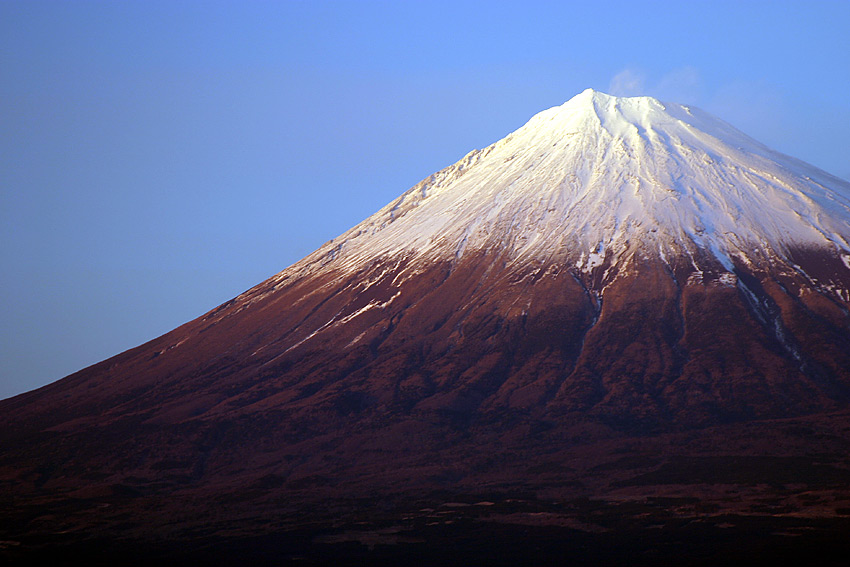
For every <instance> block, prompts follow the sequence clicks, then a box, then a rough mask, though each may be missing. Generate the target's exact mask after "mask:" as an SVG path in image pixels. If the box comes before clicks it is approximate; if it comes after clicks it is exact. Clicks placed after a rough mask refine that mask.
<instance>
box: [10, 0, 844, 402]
mask: <svg viewBox="0 0 850 567" xmlns="http://www.w3.org/2000/svg"><path fill="white" fill-rule="evenodd" d="M494 4H495V5H494ZM848 29H850V2H848V1H836V2H817V1H808V2H802V1H800V2H781V1H772V2H745V1H740V0H739V1H737V2H722V1H712V2H699V1H690V2H638V1H631V2H617V1H610V2H606V3H594V2H534V1H525V2H515V3H507V2H505V3H494V2H462V1H453V2H436V1H431V2H405V1H395V2H367V1H362V2H321V1H318V0H315V1H310V2H246V1H241V2H209V1H207V2H181V1H176V0H170V1H164V2H157V1H153V0H145V1H135V2H134V1H123V2H118V1H114V2H86V1H82V0H78V1H74V2H66V1H63V2H44V1H38V0H27V1H24V2H14V1H6V0H4V1H2V2H0V261H2V266H3V270H2V271H0V321H1V322H2V323H0V398H2V397H6V396H10V395H14V394H17V393H20V392H23V391H26V390H30V389H33V388H35V387H38V386H41V385H44V384H47V383H49V382H52V381H55V380H57V379H59V378H61V377H63V376H65V375H67V374H69V373H71V372H74V371H76V370H79V369H80V368H83V367H85V366H87V365H89V364H93V363H95V362H98V361H100V360H102V359H104V358H107V357H109V356H111V355H114V354H117V353H118V352H120V351H123V350H125V349H127V348H131V347H133V346H136V345H138V344H141V343H142V342H144V341H147V340H149V339H152V338H154V337H156V336H158V335H160V334H162V333H164V332H166V331H168V330H170V329H172V328H174V327H176V326H178V325H180V324H182V323H184V322H186V321H188V320H190V319H193V318H194V317H196V316H199V315H201V314H202V313H204V312H206V311H207V310H209V309H211V308H213V307H215V306H216V305H218V304H219V303H222V302H224V301H226V300H228V299H230V298H231V297H233V296H235V295H237V294H238V293H240V292H242V291H244V290H245V289H247V288H249V287H251V286H253V285H254V284H256V283H259V282H260V281H262V280H263V279H265V278H266V277H268V276H270V275H272V274H274V273H276V272H278V271H279V270H281V269H283V268H285V267H286V266H288V265H289V264H291V263H293V262H294V261H296V260H298V259H299V258H301V257H303V256H304V255H306V254H308V253H309V252H311V251H312V250H314V249H315V248H317V247H318V246H319V245H321V244H322V243H323V242H325V241H326V240H328V239H330V238H332V237H334V236H336V235H337V234H339V233H341V232H343V231H344V230H346V229H347V228H349V227H350V226H352V225H354V224H355V223H357V222H359V221H360V220H362V219H363V218H365V217H366V216H368V215H370V214H371V213H373V212H374V211H375V210H377V209H378V208H380V207H381V206H383V205H384V204H385V203H387V202H388V201H390V200H391V199H392V198H394V197H395V196H397V195H398V194H400V193H401V192H403V191H404V190H406V189H407V188H408V187H410V186H412V185H414V184H415V183H416V182H418V181H419V180H420V179H422V178H423V177H425V176H427V175H429V174H430V173H432V172H434V171H436V170H438V169H440V168H442V167H444V166H446V165H449V164H451V163H453V162H455V161H456V160H458V159H459V158H461V157H462V156H463V155H465V154H466V153H467V152H469V151H470V150H472V149H474V148H481V147H483V146H486V145H488V144H490V143H492V142H494V141H496V140H498V139H500V138H502V137H504V136H505V135H506V134H508V133H509V132H511V131H513V130H515V129H516V128H518V127H519V126H521V125H522V124H523V123H524V122H525V121H526V120H527V119H528V118H530V117H531V116H532V115H533V114H535V113H536V112H538V111H540V110H543V109H545V108H549V107H551V106H554V105H557V104H561V103H563V102H564V101H566V100H568V99H569V98H571V97H572V96H574V95H575V94H577V93H579V92H581V91H582V90H584V89H585V88H587V87H593V88H595V89H598V90H602V91H605V92H609V93H611V94H620V95H638V94H648V95H652V96H657V97H659V98H661V99H663V100H671V101H674V102H682V103H689V104H693V105H696V106H699V107H701V108H703V109H705V110H707V111H709V112H712V113H713V114H715V115H717V116H720V117H721V118H723V119H725V120H727V121H729V122H731V123H732V124H733V125H735V126H737V127H738V128H740V129H741V130H743V131H745V132H747V133H748V134H750V135H751V136H753V137H755V138H756V139H758V140H760V141H762V142H764V143H766V144H768V145H769V146H772V147H773V148H775V149H778V150H780V151H783V152H785V153H788V154H791V155H794V156H795V157H798V158H801V159H803V160H805V161H808V162H810V163H812V164H814V165H816V166H818V167H821V168H822V169H825V170H827V171H829V172H830V173H833V174H835V175H838V176H840V177H843V178H845V179H848V178H850V143H848V140H847V133H846V132H847V130H848V127H849V126H850V97H848V94H847V93H850V33H848V31H847V30H848Z"/></svg>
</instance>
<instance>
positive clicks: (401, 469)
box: [0, 90, 850, 563]
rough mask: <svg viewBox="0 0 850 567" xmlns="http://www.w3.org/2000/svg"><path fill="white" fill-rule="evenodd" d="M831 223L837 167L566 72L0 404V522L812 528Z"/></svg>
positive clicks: (847, 430)
mask: <svg viewBox="0 0 850 567" xmlns="http://www.w3.org/2000/svg"><path fill="white" fill-rule="evenodd" d="M848 239H850V184H848V183H847V182H845V181H843V180H840V179H838V178H835V177H833V176H831V175H829V174H827V173H825V172H823V171H820V170H818V169H816V168H814V167H812V166H810V165H807V164H805V163H803V162H800V161H798V160H795V159H793V158H790V157H788V156H785V155H782V154H780V153H777V152H774V151H772V150H770V149H768V148H766V147H765V146H763V145H761V144H759V143H758V142H756V141H754V140H752V139H751V138H749V137H747V136H746V135H744V134H743V133H741V132H739V131H737V130H735V129H734V128H733V127H731V126H730V125H728V124H726V123H724V122H722V121H721V120H718V119H716V118H714V117H712V116H710V115H708V114H706V113H704V112H702V111H700V110H698V109H696V108H690V107H687V106H681V105H676V104H669V103H661V102H659V101H657V100H655V99H652V98H648V97H636V98H617V97H612V96H608V95H606V94H603V93H599V92H595V91H592V90H587V91H585V92H583V93H581V94H579V95H578V96H576V97H574V98H573V99H571V100H570V101H568V102H567V103H565V104H564V105H562V106H559V107H555V108H552V109H549V110H546V111H544V112H541V113H540V114H537V115H536V116H534V117H533V118H532V119H531V120H530V121H529V122H528V123H527V124H526V125H524V126H523V127H521V128H520V129H518V130H517V131H515V132H514V133H512V134H510V135H508V136H507V137H506V138H504V139H502V140H500V141H498V142H496V143H495V144H493V145H491V146H489V147H487V148H485V149H483V150H476V151H473V152H471V153H470V154H468V155H467V156H465V157H464V158H463V159H461V160H460V161H459V162H457V163H455V164H454V165H452V166H449V167H447V168H446V169H443V170H441V171H439V172H437V173H435V174H433V175H432V176H430V177H428V178H427V179H425V180H423V181H422V182H420V183H419V184H417V185H416V186H414V187H413V188H411V189H410V190H408V191H407V192H405V193H404V194H402V195H401V196H400V197H399V198H398V199H396V200H395V201H393V202H392V203H390V204H389V205H387V206H386V207H384V208H383V209H381V210H380V211H378V212H377V213H375V214H374V215H373V216H371V217H369V218H368V219H366V220H365V221H363V222H362V223H360V224H359V225H357V226H355V227H354V228H352V229H351V230H349V231H348V232H346V233H344V234H343V235H341V236H339V237H338V238H335V239H333V240H331V241H329V242H328V243H326V244H325V245H323V246H322V247H321V248H319V249H318V250H317V251H316V252H314V253H313V254H311V255H309V256H307V257H306V258H304V259H303V260H301V261H299V262H297V263H295V264H294V265H292V266H290V267H289V268H287V269H285V270H284V271H282V272H280V273H279V274H277V275H275V276H273V277H272V278H270V279H269V280H267V281H265V282H263V283H261V284H259V285H257V286H256V287H254V288H252V289H250V290H248V291H247V292H245V293H243V294H242V295H240V296H238V297H236V298H234V299H233V300H231V301H229V302H227V303H225V304H224V305H221V306H219V307H217V308H216V309H214V310H212V311H210V312H209V313H207V314H205V315H204V316H202V317H200V318H198V319H196V320H194V321H191V322H189V323H187V324H185V325H183V326H181V327H179V328H177V329H175V330H173V331H171V332H170V333H167V334H165V335H163V336H162V337H159V338H157V339H155V340H153V341H151V342H149V343H147V344H144V345H141V346H139V347H137V348H135V349H132V350H130V351H127V352H125V353H122V354H119V355H117V356H115V357H113V358H111V359H108V360H106V361H104V362H101V363H99V364H96V365H94V366H92V367H90V368H87V369H84V370H82V371H80V372H78V373H76V374H73V375H71V376H68V377H67V378H64V379H62V380H60V381H58V382H55V383H53V384H51V385H49V386H46V387H44V388H41V389H39V390H35V391H33V392H29V393H26V394H23V395H20V396H17V397H15V398H11V399H9V400H4V401H2V402H0V487H2V492H0V502H2V503H3V504H5V505H6V508H7V509H8V510H9V513H8V514H7V521H6V523H5V524H3V525H0V530H2V531H0V539H4V541H12V542H15V544H16V547H15V549H14V550H13V554H14V553H17V554H23V553H24V552H23V551H20V549H26V550H30V551H31V550H33V549H42V550H43V549H63V550H64V549H67V548H68V547H69V546H72V547H73V546H77V548H80V546H82V545H83V543H81V542H92V541H109V542H111V544H110V545H113V546H114V545H118V544H117V543H116V542H122V543H121V545H124V546H125V547H124V548H121V546H120V545H119V548H121V549H126V548H127V547H126V546H127V545H130V544H129V543H128V542H135V543H134V544H133V545H138V546H141V547H142V548H144V549H150V547H149V544H150V542H152V541H156V542H159V544H160V547H159V548H157V549H166V548H163V547H162V545H163V544H162V542H163V541H171V540H175V541H181V542H183V543H181V545H184V544H185V542H187V541H191V542H196V543H197V542H198V541H202V540H203V541H207V539H204V538H208V539H209V538H219V539H221V540H223V541H224V540H226V541H229V542H230V543H231V544H233V542H234V541H237V540H239V541H243V540H244V538H248V537H255V536H259V535H264V534H272V533H287V534H291V533H295V532H294V531H293V530H302V529H304V526H307V525H309V526H314V528H315V526H321V529H325V530H332V529H333V528H336V529H338V530H339V529H342V528H341V527H342V526H347V527H350V526H352V525H362V523H363V522H364V521H366V522H373V523H374V522H376V521H377V520H375V518H376V517H380V518H382V521H386V522H389V523H393V522H396V523H397V522H398V521H400V520H399V518H408V520H409V519H410V518H415V520H410V521H412V522H414V523H416V522H420V523H416V525H417V526H419V528H421V529H423V530H424V529H425V528H424V527H423V526H442V527H443V528H445V526H448V525H453V524H452V522H454V521H455V519H457V520H458V522H459V523H463V522H461V520H463V521H466V522H479V523H478V524H468V523H467V524H463V525H476V526H477V525H483V524H480V522H483V521H484V520H483V519H482V517H481V514H479V513H478V510H484V509H485V508H486V507H487V506H493V507H494V508H492V510H491V512H490V513H491V515H489V516H487V517H488V518H491V519H490V520H487V521H489V522H491V523H489V524H487V525H488V526H491V527H492V526H494V525H513V524H523V525H534V526H546V529H550V528H552V529H554V527H555V526H558V527H559V529H566V528H565V526H567V527H568V528H569V529H570V530H573V531H575V530H579V532H580V533H582V534H585V535H586V534H592V533H596V532H595V531H594V530H595V529H596V528H599V529H604V530H608V529H609V526H607V524H605V522H604V521H601V520H599V518H602V517H606V518H607V517H608V516H606V514H609V513H611V514H614V515H615V516H617V515H619V517H621V518H623V517H631V518H632V519H633V520H634V521H635V522H638V523H637V524H635V525H637V526H638V528H640V529H643V527H647V526H644V525H643V524H641V523H640V522H643V521H644V520H643V519H640V520H639V519H638V518H646V517H652V518H654V520H653V521H658V516H657V514H659V513H662V511H663V514H666V515H665V516H664V518H665V520H664V521H673V520H672V519H671V518H673V519H677V520H676V521H679V520H681V518H685V517H687V518H692V517H694V516H705V514H706V512H705V511H709V512H711V514H710V517H711V518H714V520H712V521H714V522H715V523H714V524H712V526H714V528H715V529H716V533H715V532H712V533H714V535H715V536H716V537H720V536H717V534H720V533H725V532H722V530H721V528H719V527H717V526H723V525H726V524H728V523H730V520H729V518H730V517H731V516H730V514H738V515H739V516H735V517H736V518H743V517H751V516H753V515H757V516H759V517H770V518H773V517H774V516H776V514H778V513H779V512H776V510H779V509H782V510H785V512H783V513H784V514H791V515H792V516H794V517H799V518H804V519H805V520H803V519H801V520H800V522H804V523H805V522H814V521H815V520H813V519H812V518H816V519H817V521H822V520H824V518H827V519H828V520H829V521H831V522H838V523H839V524H840V522H842V521H845V520H842V518H844V517H845V516H846V510H850V489H848V488H847V487H848V486H850V457H848V452H847V447H848V446H850V445H848V443H850V242H849V241H848ZM730 487H733V488H730ZM778 487H781V489H780V488H778ZM787 487H796V488H787ZM653 498H655V499H659V498H668V499H672V500H669V501H668V500H664V501H663V502H667V504H664V503H662V504H657V505H656V504H652V505H649V504H647V503H648V502H662V500H651V499H653ZM588 499H590V500H588ZM677 499H678V500H677ZM479 500H480V501H479ZM453 501H454V502H453ZM475 501H479V502H478V503H479V504H481V507H479V508H476V507H471V508H470V510H473V511H475V513H474V514H473V513H472V512H470V511H469V510H466V508H467V507H468V506H467V505H469V504H475V503H476V502H475ZM544 501H545V502H546V504H545V505H544V504H543V502H544ZM768 501H769V502H770V504H765V502H768ZM482 502H483V503H482ZM581 502H585V503H586V502H595V503H597V504H594V505H592V506H590V508H588V507H587V506H586V504H579V503H581ZM622 502H629V503H630V504H631V505H633V506H634V505H636V504H635V503H642V504H640V505H639V506H638V508H630V509H629V510H631V512H623V511H622V509H620V508H617V506H619V504H620V503H622ZM670 502H673V503H672V504H671V503H670ZM440 504H442V505H444V506H445V505H447V504H451V506H449V507H448V508H447V509H443V515H440V514H441V513H440V512H435V510H439V506H440ZM454 504H456V506H455V505H454ZM417 506H418V507H417ZM552 506H554V508H552ZM641 506H643V507H641ZM646 506H649V508H648V509H649V512H647V508H646ZM770 506H774V507H775V509H774V508H770ZM486 509H487V510H490V508H486ZM415 510H419V512H414V511H415ZM422 510H430V511H431V512H422ZM458 510H460V511H458ZM636 510H637V511H636ZM638 512H639V513H638ZM632 513H633V514H632ZM447 514H448V515H447ZM629 514H632V515H631V516H630V515H629ZM647 514H649V516H647ZM450 517H451V518H454V519H452V520H451V521H449V519H447V518H450ZM364 518H365V519H364ZM428 518H430V519H431V520H432V521H430V523H429V522H427V521H426V520H427V519H428ZM492 518H498V519H496V520H493V519H492ZM541 518H544V519H541ZM593 518H596V519H593ZM721 520H723V521H721ZM606 521H607V520H606ZM494 522H495V523H494ZM600 522H601V523H600ZM724 522H725V523H724ZM735 522H738V524H735ZM741 522H743V520H740V519H739V520H735V521H731V523H732V524H733V525H739V527H740V526H741V525H743V524H741ZM662 523H663V522H662ZM839 524H830V526H835V525H839ZM588 526H590V527H588ZM594 526H595V527H594ZM641 526H642V527H641ZM409 527H410V526H407V527H405V530H407V529H408V528H409ZM796 527H797V528H799V529H800V530H803V529H812V525H810V524H805V525H802V524H801V525H798V526H796ZM822 527H823V526H822V525H821V528H822ZM845 527H847V526H845V525H844V524H840V526H839V528H840V529H839V528H836V529H837V530H838V531H839V532H840V531H841V530H843V529H844V528H845ZM638 528H634V529H635V530H638ZM786 528H787V526H786ZM315 529H319V528H315ZM411 529H412V528H411ZM433 529H437V528H433ZM440 529H442V528H440ZM630 529H632V528H630ZM741 529H743V528H741ZM747 529H749V528H747ZM830 529H832V528H830ZM717 530H720V531H717ZM349 531H350V530H349ZM402 531H404V530H402ZM426 531H427V530H426ZM609 531H610V530H609ZM638 531H639V533H640V534H642V535H641V536H640V537H639V538H638V539H642V538H644V537H645V536H646V534H647V533H649V532H645V531H640V530H638ZM614 532H616V530H614ZM59 533H61V534H65V535H63V536H62V537H59V536H57V535H56V534H59ZM346 533H348V531H345V532H343V534H342V535H341V534H339V533H336V532H333V533H330V532H329V533H325V532H322V534H323V535H321V534H320V536H316V537H318V538H319V539H314V540H313V541H314V546H318V547H320V548H322V549H325V548H324V547H322V545H320V544H322V543H323V542H324V544H326V545H329V546H331V547H333V546H332V545H331V543H333V542H336V543H339V542H345V541H346V540H345V537H346V536H345V535H344V534H346ZM382 533H383V532H379V531H375V532H369V534H370V535H368V536H364V535H362V534H361V535H359V536H356V537H354V540H357V541H361V542H366V543H368V542H369V541H371V542H373V543H368V546H371V547H372V548H374V545H375V544H374V541H378V542H379V543H380V544H386V543H387V541H388V540H387V536H386V534H383V535H381V534H382ZM393 533H397V532H393ZM429 533H431V536H429V537H435V536H433V533H432V532H429ZM441 533H442V532H441ZM629 533H632V532H629ZM683 533H684V532H683ZM689 533H690V532H689ZM736 533H737V532H736ZM759 533H760V534H761V532H759ZM770 533H773V532H770ZM800 533H803V532H800ZM805 533H806V534H809V532H805ZM815 533H818V534H823V533H827V535H828V534H830V533H832V532H828V531H827V532H824V531H823V529H821V530H820V531H817V530H815ZM836 533H838V532H836ZM67 534H71V535H70V536H69V535H67ZM420 535H421V534H420ZM573 535H575V534H573ZM329 537H330V538H331V539H330V540H329V539H327V538H329ZM333 537H337V538H338V539H336V540H334V539H333ZM340 537H341V538H342V539H339V538H340ZM352 537H353V536H352ZM358 537H359V538H360V539H359V540H358V539H357V538H358ZM399 537H401V536H399ZM417 537H419V536H417ZM587 537H590V536H587ZM593 537H596V536H593ZM713 537H714V536H713ZM760 537H762V540H764V541H768V540H770V538H768V536H766V535H764V534H761V535H760ZM770 537H774V536H772V535H771V536H770ZM806 537H809V536H808V535H807V536H806ZM819 537H820V536H819ZM824 537H826V536H824ZM57 538H58V539H57ZM63 538H64V539H63ZM98 538H100V539H98ZM239 538H242V539H239ZM322 538H326V539H322ZM364 538H365V539H364ZM369 538H372V539H369ZM375 538H378V539H377V540H376V539H375ZM381 538H384V539H381ZM764 538H767V539H764ZM390 539H392V538H390ZM426 539H427V538H426ZM650 539H651V538H650ZM827 539H828V538H827ZM762 540H758V541H762ZM803 540H805V541H809V539H806V538H803V539H802V540H799V541H803ZM286 541H289V540H288V539H287V540H286ZM417 541H419V540H417V539H416V538H413V539H412V540H411V541H406V540H405V541H402V543H405V544H406V545H414V546H415V543H416V542H417ZM428 541H436V540H433V539H432V540H428ZM581 541H582V542H584V543H583V544H582V545H585V544H586V543H587V542H586V541H585V540H581ZM594 541H596V540H594ZM606 541H607V540H606ZM770 541H772V540H770ZM21 542H23V543H22V545H23V547H17V544H18V543H21ZM329 542H331V543H329ZM829 542H830V543H831V544H835V545H839V544H838V543H837V542H838V540H837V539H835V540H829ZM390 543H393V544H395V545H399V540H398V537H396V539H392V541H391V542H390ZM597 543H598V542H597ZM821 544H823V541H821ZM281 545H282V544H281ZM287 545H289V544H287ZM588 545H589V544H588ZM594 545H596V544H594ZM368 546H367V547H368ZM607 547H608V546H607V543H605V544H599V549H600V550H604V549H606V548H607ZM295 548H297V546H295ZM585 548H586V545H585ZM134 549H135V548H134ZM168 549H171V548H168ZM287 549H288V548H287ZM298 549H300V548H298ZM311 549H312V550H313V551H315V549H313V548H311ZM335 549H337V548H335ZM394 549H400V548H394ZM583 549H584V548H583ZM594 549H595V548H594ZM782 549H785V548H782ZM63 553H64V551H63ZM163 553H165V552H163ZM311 553H312V551H311ZM21 556H23V555H21ZM16 557H17V556H16ZM388 561H389V560H388ZM615 563H616V561H615Z"/></svg>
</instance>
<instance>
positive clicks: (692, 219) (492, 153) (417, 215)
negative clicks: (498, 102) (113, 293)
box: [319, 89, 850, 270]
mask: <svg viewBox="0 0 850 567" xmlns="http://www.w3.org/2000/svg"><path fill="white" fill-rule="evenodd" d="M848 219H850V184H848V183H847V182H844V181H842V180H840V179H837V178H835V177H832V176H830V175H828V174H826V173H824V172H822V171H820V170H818V169H816V168H814V167H811V166H809V165H807V164H805V163H802V162H800V161H798V160H795V159H792V158H790V157H787V156H784V155H782V154H779V153H777V152H774V151H772V150H770V149H768V148H766V147H764V146H763V145H761V144H759V143H758V142H756V141H754V140H752V139H751V138H749V137H747V136H746V135H744V134H742V133H741V132H739V131H737V130H735V129H734V128H732V127H731V126H729V125H728V124H726V123H724V122H722V121H720V120H718V119H716V118H714V117H712V116H709V115H707V114H705V113H704V112H701V111H699V110H697V109H693V108H689V107H687V106H681V105H676V104H669V103H661V102H659V101H657V100H655V99H653V98H649V97H634V98H618V97H612V96H609V95H606V94H603V93H600V92H596V91H593V90H591V89H588V90H586V91H584V92H583V93H581V94H580V95H578V96H576V97H574V98H573V99H571V100H570V101H568V102H567V103H565V104H564V105H562V106H559V107H555V108H551V109H549V110H546V111H544V112H541V113H539V114H537V115H536V116H534V117H533V118H532V119H531V120H530V121H529V122H528V123H527V124H526V125H524V126H523V127H521V128H520V129H519V130H517V131H515V132H514V133H512V134H510V135H508V136H507V137H506V138H504V139H502V140H500V141H498V142H496V143H495V144H493V145H491V146H489V147H487V148H485V149H483V150H477V151H473V152H471V153H470V154H468V155H467V156H466V157H464V158H463V159H462V160H461V161H459V162H458V163H456V164H454V165H452V166H451V167H448V168H446V169H444V170H442V171H440V172H438V173H436V174H434V175H433V176H431V177H429V178H428V179H426V180H424V181H423V182H421V183H419V184H418V185H417V186H415V187H413V188H412V189H410V190H409V191H407V192H406V193H405V194H403V195H402V196H401V197H399V199H397V200H396V201H394V202H393V203H391V204H390V205H388V206H387V207H385V208H384V209H382V210H381V211H380V212H378V213H377V214H376V215H374V216H372V217H370V218H369V219H367V220H366V221H364V222H363V223H361V224H360V225H358V226H357V227H355V228H354V229H352V230H351V231H349V232H347V233H346V234H344V235H343V236H341V237H340V238H338V239H335V240H333V241H331V243H329V244H328V245H326V246H324V247H323V248H322V249H320V251H319V254H320V255H321V254H330V255H332V256H334V257H336V256H337V254H338V253H342V254H341V256H345V257H347V258H348V259H349V260H348V261H349V262H350V263H351V264H352V265H353V266H358V265H360V263H361V262H362V261H364V260H366V259H373V258H374V257H375V256H378V255H381V256H396V257H403V256H416V257H417V258H418V259H419V260H420V261H426V262H427V261H433V260H442V259H446V258H449V257H455V256H457V257H460V256H462V255H463V254H464V253H470V252H473V251H480V250H488V249H489V250H500V251H503V252H506V253H507V254H508V255H510V256H511V257H512V258H517V259H518V258H523V259H525V260H527V261H540V262H551V261H558V262H561V263H564V264H565V265H566V264H567V263H570V264H574V265H576V266H578V267H580V268H584V269H587V268H588V266H589V265H592V264H593V260H591V259H590V258H591V257H596V256H599V255H610V256H611V257H612V258H617V259H620V260H625V259H627V258H628V257H630V256H632V255H634V254H639V255H641V256H644V257H645V256H661V257H662V258H666V257H675V256H679V255H682V254H685V255H693V254H694V253H695V252H696V251H697V250H709V251H711V252H712V255H714V256H715V258H716V259H717V260H718V261H720V262H721V263H722V264H723V265H724V266H727V267H730V270H731V266H732V264H733V258H737V259H739V260H740V261H743V262H748V261H750V260H756V259H757V257H758V256H772V255H778V256H780V257H787V255H788V254H789V253H790V251H791V250H793V249H796V248H801V247H819V248H824V249H829V250H832V251H833V252H834V253H835V254H838V255H841V256H842V257H845V258H847V260H845V263H848V262H850V253H848V248H849V247H850V245H848V242H847V240H846V238H847V235H848V234H850V220H848ZM754 255H755V256H754ZM340 261H341V260H337V262H340Z"/></svg>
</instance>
